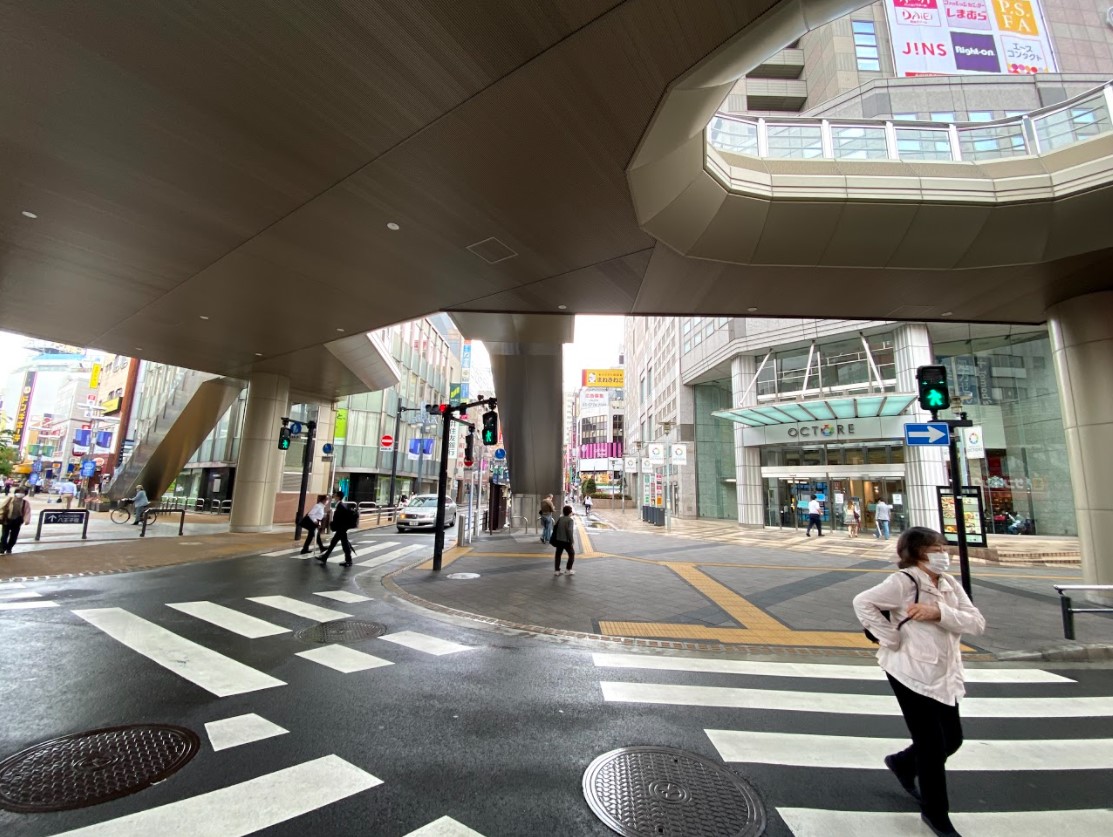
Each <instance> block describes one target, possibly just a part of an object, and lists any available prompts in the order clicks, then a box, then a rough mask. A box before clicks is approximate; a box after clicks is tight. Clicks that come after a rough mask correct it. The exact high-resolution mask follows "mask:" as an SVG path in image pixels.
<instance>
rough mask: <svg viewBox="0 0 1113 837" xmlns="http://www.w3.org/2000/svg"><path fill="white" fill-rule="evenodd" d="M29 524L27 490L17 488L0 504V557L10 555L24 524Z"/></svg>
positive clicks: (29, 509) (29, 503) (29, 507)
mask: <svg viewBox="0 0 1113 837" xmlns="http://www.w3.org/2000/svg"><path fill="white" fill-rule="evenodd" d="M30 522H31V502H30V501H29V500H28V499H27V489H25V488H24V487H23V486H20V487H18V488H17V489H16V490H15V493H13V494H9V495H8V496H7V497H5V498H4V502H3V503H2V504H0V555H11V554H12V548H13V547H14V546H15V542H16V540H17V539H18V538H19V530H20V529H22V528H23V524H24V523H30Z"/></svg>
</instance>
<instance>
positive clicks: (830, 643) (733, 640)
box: [599, 622, 876, 648]
mask: <svg viewBox="0 0 1113 837" xmlns="http://www.w3.org/2000/svg"><path fill="white" fill-rule="evenodd" d="M599 632H600V633H602V634H606V635H608V636H628V637H636V638H639V639H691V640H701V639H702V640H711V641H717V642H724V643H730V644H734V645H783V646H791V645H807V646H818V647H825V648H874V647H876V646H874V645H873V643H871V642H870V641H869V640H868V639H866V638H865V636H864V635H862V634H859V633H853V632H851V631H793V630H791V629H789V628H783V627H782V628H781V629H780V630H776V631H770V630H765V631H751V630H747V629H745V628H711V627H705V626H702V625H682V624H675V623H670V622H600V623H599Z"/></svg>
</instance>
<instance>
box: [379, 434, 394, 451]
mask: <svg viewBox="0 0 1113 837" xmlns="http://www.w3.org/2000/svg"><path fill="white" fill-rule="evenodd" d="M379 450H394V437H393V436H391V435H390V434H389V433H384V434H383V437H382V438H381V439H379Z"/></svg>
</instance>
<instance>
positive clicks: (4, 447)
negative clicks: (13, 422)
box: [0, 430, 19, 477]
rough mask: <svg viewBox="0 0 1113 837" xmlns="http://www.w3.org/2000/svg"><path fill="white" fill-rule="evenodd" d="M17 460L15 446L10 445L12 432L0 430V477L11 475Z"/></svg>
mask: <svg viewBox="0 0 1113 837" xmlns="http://www.w3.org/2000/svg"><path fill="white" fill-rule="evenodd" d="M18 458H19V457H18V454H17V453H16V449H15V446H14V445H13V444H12V431H10V430H0V477H6V476H8V475H10V474H11V472H12V468H14V467H15V464H16V462H17V460H18Z"/></svg>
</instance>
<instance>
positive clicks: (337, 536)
mask: <svg viewBox="0 0 1113 837" xmlns="http://www.w3.org/2000/svg"><path fill="white" fill-rule="evenodd" d="M332 497H333V499H334V500H336V508H335V509H334V510H333V512H332V531H333V533H334V534H333V536H332V541H330V542H329V545H328V549H326V550H325V551H324V552H323V553H321V554H320V555H318V556H317V560H318V561H320V562H321V563H322V564H323V563H325V562H326V561H328V557H329V556H330V555H332V550H333V549H334V548H335V547H336V544H337V543H338V542H339V544H340V546H341V547H343V549H344V561H343V563H342V565H341V566H344V567H350V566H352V544H351V542H350V541H349V540H348V530H349V529H352V528H354V527H355V526H356V525H357V524H358V522H359V513H358V512H357V511H356V510H355V503H345V502H344V492H343V491H334V492H333V494H332Z"/></svg>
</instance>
